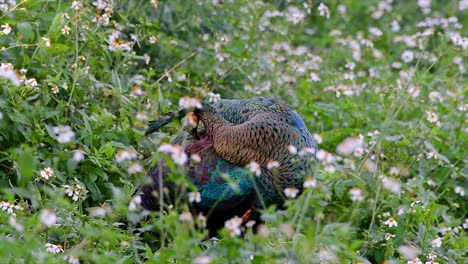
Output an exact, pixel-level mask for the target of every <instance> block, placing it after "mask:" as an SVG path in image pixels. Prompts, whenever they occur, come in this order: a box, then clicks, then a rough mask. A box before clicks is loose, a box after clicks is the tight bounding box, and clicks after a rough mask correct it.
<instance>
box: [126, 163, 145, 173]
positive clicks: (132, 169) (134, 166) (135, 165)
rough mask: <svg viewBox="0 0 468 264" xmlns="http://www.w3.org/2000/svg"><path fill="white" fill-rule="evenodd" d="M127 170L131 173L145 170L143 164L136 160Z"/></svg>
mask: <svg viewBox="0 0 468 264" xmlns="http://www.w3.org/2000/svg"><path fill="white" fill-rule="evenodd" d="M127 171H128V173H129V174H135V173H139V172H143V166H141V165H140V163H138V162H134V163H132V164H131V165H130V166H129V167H128V169H127Z"/></svg>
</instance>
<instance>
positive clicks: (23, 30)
mask: <svg viewBox="0 0 468 264" xmlns="http://www.w3.org/2000/svg"><path fill="white" fill-rule="evenodd" d="M16 28H17V30H18V32H19V33H20V34H21V35H23V41H24V42H31V41H32V40H33V39H34V30H33V28H32V25H31V23H29V22H20V23H18V25H16Z"/></svg>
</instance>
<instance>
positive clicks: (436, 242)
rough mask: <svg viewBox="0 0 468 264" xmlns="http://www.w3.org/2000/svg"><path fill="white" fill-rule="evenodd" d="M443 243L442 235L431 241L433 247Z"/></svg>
mask: <svg viewBox="0 0 468 264" xmlns="http://www.w3.org/2000/svg"><path fill="white" fill-rule="evenodd" d="M441 245H442V238H441V237H438V238H436V239H434V240H432V242H431V246H432V247H433V248H439V247H440V246H441Z"/></svg>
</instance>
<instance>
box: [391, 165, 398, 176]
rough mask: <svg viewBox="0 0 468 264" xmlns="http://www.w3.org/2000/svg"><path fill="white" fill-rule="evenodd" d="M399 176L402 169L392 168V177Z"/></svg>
mask: <svg viewBox="0 0 468 264" xmlns="http://www.w3.org/2000/svg"><path fill="white" fill-rule="evenodd" d="M398 174H400V169H398V168H397V167H392V168H390V175H392V176H398Z"/></svg>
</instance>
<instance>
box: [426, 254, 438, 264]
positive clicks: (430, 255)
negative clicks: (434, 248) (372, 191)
mask: <svg viewBox="0 0 468 264" xmlns="http://www.w3.org/2000/svg"><path fill="white" fill-rule="evenodd" d="M427 258H428V259H429V260H434V259H435V258H437V255H436V254H434V253H428V254H427ZM426 263H427V262H426Z"/></svg>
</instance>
